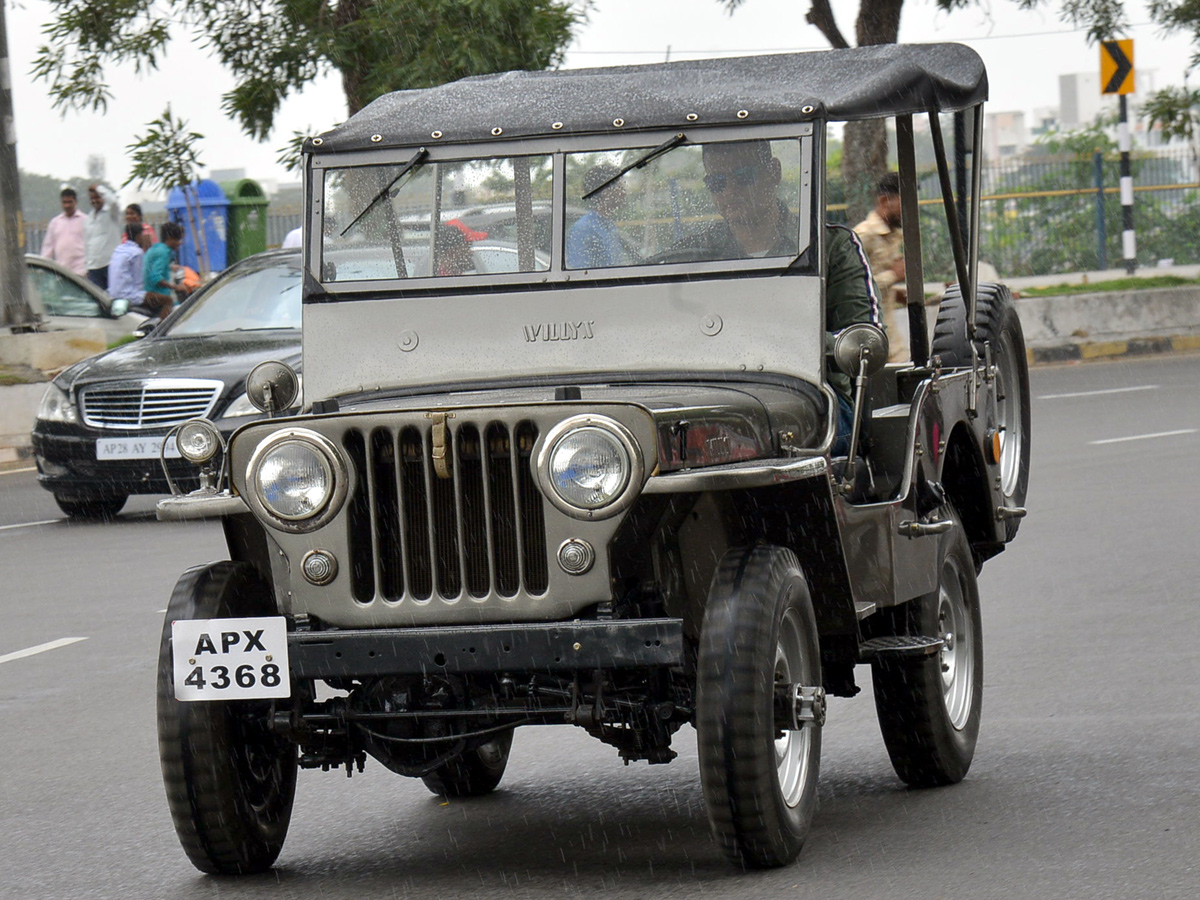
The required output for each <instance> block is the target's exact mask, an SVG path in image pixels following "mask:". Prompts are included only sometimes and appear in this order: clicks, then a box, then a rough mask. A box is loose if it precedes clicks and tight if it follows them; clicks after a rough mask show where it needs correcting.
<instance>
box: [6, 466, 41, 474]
mask: <svg viewBox="0 0 1200 900" xmlns="http://www.w3.org/2000/svg"><path fill="white" fill-rule="evenodd" d="M36 471H37V466H26V467H25V468H24V469H4V470H0V475H19V474H21V473H22V472H36Z"/></svg>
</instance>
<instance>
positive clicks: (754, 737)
mask: <svg viewBox="0 0 1200 900" xmlns="http://www.w3.org/2000/svg"><path fill="white" fill-rule="evenodd" d="M777 683H779V684H783V683H787V684H796V683H802V684H805V685H813V686H819V685H820V684H821V657H820V650H819V648H818V645H817V628H816V618H815V616H814V615H813V608H812V599H811V597H810V595H809V591H808V584H807V582H806V581H805V579H804V574H803V572H801V570H800V564H799V563H798V562H797V561H796V557H795V554H793V553H792V552H791V551H790V550H786V549H783V548H781V547H771V546H758V547H753V548H750V549H740V550H731V551H730V552H729V553H727V554H726V555H725V558H724V559H723V560H722V561H721V565H720V566H719V568H718V569H717V573H716V575H715V576H714V577H713V582H712V587H711V588H710V589H709V595H708V604H707V607H706V609H705V612H704V624H703V626H702V630H701V634H700V650H699V657H698V662H697V697H696V735H697V745H698V749H699V756H700V783H701V786H702V788H703V792H704V800H705V804H706V806H707V808H708V817H709V821H710V822H711V824H712V829H713V835H714V836H715V837H716V839H717V842H718V843H719V844H720V845H721V848H722V849H723V850H724V851H725V855H726V856H728V857H729V859H730V860H731V861H732V862H734V863H735V864H738V865H742V866H748V867H751V868H770V867H775V866H783V865H787V864H788V863H790V862H791V861H792V860H794V859H795V858H796V856H797V854H799V852H800V849H801V847H803V845H804V840H805V838H806V837H807V836H808V831H809V828H810V826H811V824H812V817H813V813H814V811H815V810H816V805H817V776H818V774H819V769H820V758H821V727H820V725H817V724H815V723H810V724H807V725H805V726H804V727H803V728H802V729H800V730H799V731H782V732H781V731H778V730H777V729H776V727H775V713H774V689H775V685H776V684H777Z"/></svg>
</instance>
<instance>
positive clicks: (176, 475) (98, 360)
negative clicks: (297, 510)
mask: <svg viewBox="0 0 1200 900" xmlns="http://www.w3.org/2000/svg"><path fill="white" fill-rule="evenodd" d="M300 271H301V270H300V254H299V252H298V251H295V250H292V251H279V252H272V253H262V254H259V255H257V256H253V257H251V258H249V259H246V260H243V261H242V262H240V263H238V264H237V265H235V266H233V267H231V268H230V269H228V270H227V271H226V272H225V273H224V274H222V275H221V276H220V277H219V278H217V279H215V280H214V281H213V282H211V283H210V284H208V285H206V286H205V287H204V288H203V289H202V290H200V291H198V292H197V293H196V294H194V295H193V296H192V297H191V298H190V299H189V300H188V301H187V302H186V303H184V304H182V305H181V306H180V307H179V308H178V309H176V310H175V311H174V312H173V313H172V314H171V316H170V317H169V318H168V319H167V320H166V321H165V322H163V323H162V324H161V325H159V326H158V327H157V328H156V329H155V330H154V331H153V332H152V333H151V334H150V335H148V336H147V337H145V338H143V339H142V340H140V341H137V342H135V343H131V344H125V345H123V346H121V347H117V348H116V349H114V350H110V351H108V352H107V353H102V354H101V355H99V356H95V357H92V358H91V359H87V360H84V361H83V362H80V363H77V364H75V365H73V366H71V367H70V368H69V369H67V370H66V371H64V372H63V373H62V374H61V375H59V376H58V377H57V378H55V379H54V381H53V383H52V384H51V385H50V386H49V387H48V388H47V390H46V395H45V397H44V398H43V399H42V404H41V407H40V409H39V410H38V417H37V423H36V424H35V425H34V429H33V449H34V453H35V455H36V459H37V468H38V481H39V482H41V484H42V486H43V487H44V488H46V489H47V490H48V491H51V492H53V494H54V499H55V501H56V502H57V503H58V505H59V507H60V508H61V509H62V511H63V512H65V513H67V515H70V516H75V517H80V518H96V517H109V516H114V515H116V514H117V513H118V512H120V510H121V508H122V507H123V506H124V505H125V501H126V500H127V499H128V497H129V495H130V494H163V493H169V492H170V489H171V488H170V484H169V482H168V479H167V477H166V475H165V473H164V471H163V465H164V462H163V458H164V457H165V464H166V466H167V468H168V469H169V470H170V473H171V478H172V479H173V480H174V481H175V483H176V485H177V486H179V487H180V488H182V489H184V490H191V489H193V488H195V487H196V486H197V485H196V482H195V468H194V467H193V466H190V465H188V464H186V463H184V462H183V461H182V460H180V459H179V451H178V450H177V449H176V447H175V444H174V440H173V438H172V439H168V438H169V435H170V432H171V430H172V429H173V428H174V427H175V426H177V425H179V424H180V423H182V422H186V421H187V420H188V419H192V418H195V417H196V416H206V417H208V418H210V419H212V420H213V421H214V422H215V423H216V424H217V426H218V427H219V428H220V429H221V431H222V433H224V434H225V435H226V436H228V435H229V434H231V433H232V432H233V431H234V429H236V428H238V427H239V426H240V425H242V424H244V423H245V422H249V421H252V420H253V418H255V417H257V416H259V415H260V413H259V411H258V410H257V409H255V408H254V406H252V405H251V404H250V402H249V401H248V400H247V399H246V386H245V381H246V375H247V374H248V373H249V372H250V370H251V369H252V368H253V367H254V366H255V365H256V364H258V363H260V362H263V361H264V360H268V359H278V360H282V361H284V362H287V363H288V364H290V365H292V366H293V367H294V368H297V369H298V368H299V365H300V283H301V279H300ZM164 442H165V443H166V449H165V451H164V450H163V444H164Z"/></svg>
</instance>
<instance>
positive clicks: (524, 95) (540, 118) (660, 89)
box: [305, 44, 987, 153]
mask: <svg viewBox="0 0 1200 900" xmlns="http://www.w3.org/2000/svg"><path fill="white" fill-rule="evenodd" d="M986 98H987V72H986V71H985V70H984V67H983V61H982V60H981V59H980V58H979V56H978V54H976V53H975V51H974V50H972V49H970V48H969V47H965V46H963V45H962V44H881V45H878V46H873V47H856V48H852V49H849V50H827V51H823V52H816V53H788V54H776V55H771V56H745V57H736V58H731V59H730V58H727V59H700V60H685V61H680V62H671V63H657V64H653V65H643V66H614V67H611V68H598V69H560V70H557V71H541V72H504V73H501V74H498V75H481V76H476V77H472V78H464V79H462V80H460V81H454V82H450V83H449V84H443V85H439V86H437V87H433V88H428V89H424V90H411V91H397V92H396V93H393V94H386V95H384V96H383V97H380V98H379V99H377V100H375V101H374V102H373V103H371V104H369V105H368V106H366V107H365V108H364V109H362V110H361V111H360V112H359V113H357V114H356V115H354V116H352V117H351V118H350V119H349V120H348V121H346V122H345V123H343V124H342V125H339V126H338V127H336V128H334V129H332V130H331V131H328V132H326V133H325V134H323V135H321V137H320V139H319V141H320V143H319V144H317V143H315V142H314V141H312V140H310V141H308V142H307V143H306V146H305V150H306V151H307V152H310V153H311V152H315V151H318V150H319V151H322V152H323V151H329V150H334V151H337V150H354V149H364V148H370V147H394V146H414V145H426V144H430V143H435V142H437V141H447V142H455V143H458V142H461V141H484V140H497V139H498V140H507V139H513V138H528V137H533V136H537V135H547V134H586V133H603V132H616V131H618V130H620V131H637V130H645V129H661V128H687V127H696V126H704V125H719V124H735V123H737V124H747V125H749V124H761V123H786V122H800V121H804V120H806V119H813V118H826V119H833V120H851V119H864V118H873V117H877V116H886V115H896V114H899V113H916V112H924V111H926V110H929V109H937V110H958V109H964V108H966V107H968V106H972V105H974V104H976V103H978V102H980V101H982V100H985V99H986ZM435 133H436V137H435V136H434V135H435Z"/></svg>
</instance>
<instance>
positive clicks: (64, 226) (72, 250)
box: [42, 188, 87, 275]
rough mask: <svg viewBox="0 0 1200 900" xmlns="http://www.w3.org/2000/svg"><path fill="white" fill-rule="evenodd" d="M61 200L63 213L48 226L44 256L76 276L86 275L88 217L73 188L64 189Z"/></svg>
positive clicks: (44, 241)
mask: <svg viewBox="0 0 1200 900" xmlns="http://www.w3.org/2000/svg"><path fill="white" fill-rule="evenodd" d="M59 199H60V200H61V201H62V212H61V213H59V214H58V215H57V216H55V217H54V218H53V219H51V220H50V224H49V225H47V226H46V237H45V239H44V240H43V241H42V256H45V257H48V258H50V259H55V260H58V261H59V262H60V263H62V264H63V265H64V266H66V267H67V268H68V269H70V270H71V271H72V272H74V273H75V274H76V275H86V274H87V263H86V261H85V259H84V255H83V226H84V224H85V223H86V222H87V216H85V215H84V214H83V213H81V212H80V211H79V206H78V204H77V202H76V197H75V191H74V190H72V189H71V188H63V189H62V193H61V194H59Z"/></svg>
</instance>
